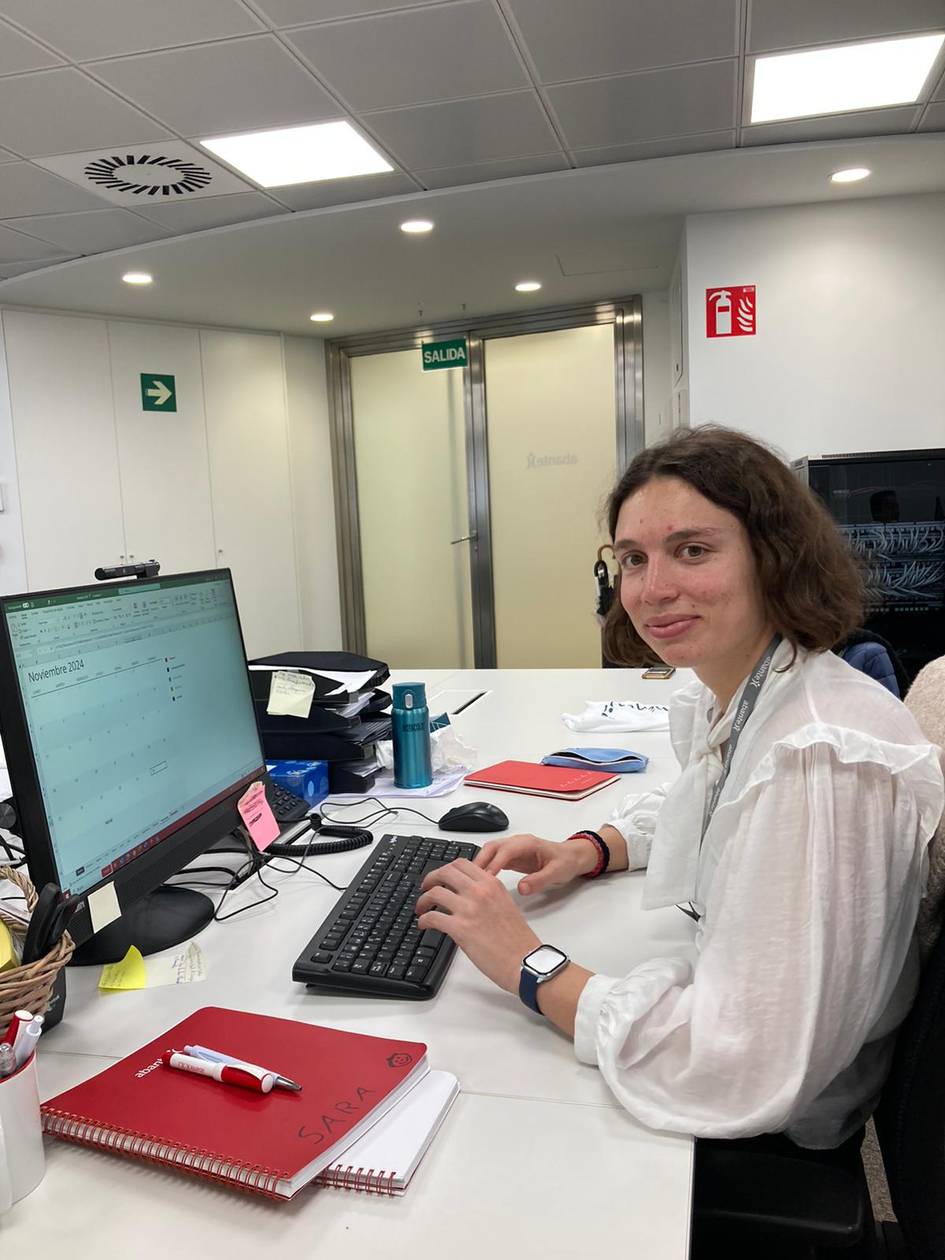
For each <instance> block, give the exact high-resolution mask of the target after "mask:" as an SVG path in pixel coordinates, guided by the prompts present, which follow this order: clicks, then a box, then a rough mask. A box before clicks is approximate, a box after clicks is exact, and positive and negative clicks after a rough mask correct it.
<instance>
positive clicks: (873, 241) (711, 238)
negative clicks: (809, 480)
mask: <svg viewBox="0 0 945 1260" xmlns="http://www.w3.org/2000/svg"><path fill="white" fill-rule="evenodd" d="M686 252H687V280H688V288H689V302H688V313H689V318H688V329H689V403H690V412H691V418H692V423H693V424H703V423H706V422H709V421H716V422H719V423H722V424H729V425H732V426H734V427H736V428H740V429H744V430H747V431H749V432H751V433H753V434H756V435H757V436H759V437H761V438H763V439H765V440H766V441H770V442H773V443H775V444H776V445H777V446H779V447H780V448H781V449H782V450H783V451H784V452H785V453H786V454H787V455H788V456H789V457H790V458H796V457H798V456H801V455H811V456H817V455H822V454H830V453H835V452H844V451H864V450H897V449H903V448H910V447H928V446H943V445H945V370H943V357H945V356H943V347H945V197H943V196H941V195H938V194H936V195H932V196H921V197H887V198H881V199H880V198H877V199H876V200H864V201H848V202H845V203H842V204H837V205H813V206H799V207H793V208H785V209H774V210H757V211H739V212H735V213H730V214H708V215H695V216H692V217H690V218H689V219H687V222H686ZM737 284H754V285H756V286H757V311H758V332H757V335H756V336H754V337H733V338H730V339H729V338H716V339H713V340H709V339H707V338H706V335H705V291H706V289H707V288H713V287H717V286H720V285H737Z"/></svg>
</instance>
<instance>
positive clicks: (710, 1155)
mask: <svg viewBox="0 0 945 1260" xmlns="http://www.w3.org/2000/svg"><path fill="white" fill-rule="evenodd" d="M876 1129H877V1133H878V1135H879V1143H880V1148H881V1150H882V1155H883V1163H884V1165H885V1168H886V1177H887V1180H888V1182H889V1190H890V1196H891V1199H892V1205H893V1210H894V1211H895V1214H896V1217H897V1223H896V1222H891V1221H882V1222H879V1223H876V1222H874V1220H873V1212H872V1207H871V1204H870V1197H869V1189H868V1187H867V1183H866V1175H865V1173H864V1171H863V1164H862V1161H861V1160H860V1159H859V1158H858V1157H857V1159H856V1160H855V1161H853V1162H851V1163H850V1165H849V1166H848V1167H831V1166H829V1165H824V1164H821V1163H817V1162H813V1161H811V1160H809V1159H806V1158H803V1157H801V1158H792V1157H791V1156H790V1155H789V1154H788V1155H783V1154H780V1153H779V1154H757V1153H755V1152H754V1151H750V1150H744V1149H740V1148H739V1147H738V1145H737V1144H735V1143H732V1144H731V1147H730V1148H729V1146H728V1144H727V1143H725V1142H713V1143H700V1144H699V1145H698V1146H697V1151H696V1160H697V1178H696V1197H695V1204H694V1210H693V1239H694V1248H693V1257H694V1258H695V1257H698V1260H702V1257H703V1256H708V1255H711V1254H713V1253H715V1254H718V1255H720V1256H726V1257H729V1258H733V1257H736V1256H740V1255H741V1254H742V1252H741V1251H740V1250H739V1248H743V1249H744V1254H745V1255H748V1254H751V1252H752V1251H754V1254H755V1255H761V1254H762V1251H763V1254H764V1255H765V1257H766V1260H774V1257H779V1258H780V1257H782V1256H783V1257H791V1260H794V1258H795V1257H796V1258H797V1260H801V1258H802V1257H803V1260H822V1258H824V1257H828V1256H831V1257H837V1260H842V1258H843V1257H847V1258H848V1260H854V1258H855V1260H867V1258H869V1260H942V1258H943V1257H945V932H943V933H942V934H941V935H940V936H939V938H938V941H937V942H936V944H935V946H934V947H933V949H932V952H931V954H930V955H929V957H928V959H927V961H926V963H925V966H924V968H923V970H922V977H921V980H920V982H919V991H918V994H917V995H916V1000H915V1003H914V1005H913V1008H912V1010H911V1012H910V1013H909V1015H908V1017H907V1018H906V1020H905V1022H904V1023H903V1025H902V1028H901V1029H900V1031H899V1036H898V1038H897V1041H896V1049H895V1053H894V1056H893V1063H892V1068H891V1070H890V1074H889V1078H888V1080H887V1082H886V1085H885V1086H884V1088H883V1096H882V1100H881V1102H880V1105H879V1108H878V1109H877V1112H876Z"/></svg>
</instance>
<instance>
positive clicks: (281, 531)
mask: <svg viewBox="0 0 945 1260" xmlns="http://www.w3.org/2000/svg"><path fill="white" fill-rule="evenodd" d="M200 345H201V357H202V361H203V379H204V396H205V399H206V409H207V442H208V450H209V455H210V483H211V492H212V496H213V520H214V531H215V534H216V544H217V557H216V559H217V563H218V564H219V565H221V566H226V567H228V568H230V569H232V570H233V581H234V584H235V586H236V597H237V600H238V602H239V610H240V620H241V621H242V623H243V636H244V638H245V639H246V650H247V653H248V655H249V656H251V657H252V656H261V655H264V654H268V653H271V652H285V651H292V650H295V649H297V648H299V647H300V645H301V625H300V615H299V595H298V580H297V570H296V563H295V544H294V539H293V530H292V491H291V485H290V477H289V448H288V438H287V433H286V414H285V384H284V373H283V363H282V345H281V342H280V340H279V338H278V337H267V336H260V335H254V334H252V333H236V332H201V334H200Z"/></svg>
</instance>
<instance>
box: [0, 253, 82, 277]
mask: <svg viewBox="0 0 945 1260" xmlns="http://www.w3.org/2000/svg"><path fill="white" fill-rule="evenodd" d="M73 257H74V255H72V254H66V255H64V256H63V257H61V258H34V259H33V260H32V261H31V262H20V263H3V264H0V280H11V279H12V278H13V277H14V276H22V275H25V274H26V272H27V271H38V270H39V269H40V268H41V267H54V266H58V264H59V263H64V262H69V261H70V260H71V259H72V258H73Z"/></svg>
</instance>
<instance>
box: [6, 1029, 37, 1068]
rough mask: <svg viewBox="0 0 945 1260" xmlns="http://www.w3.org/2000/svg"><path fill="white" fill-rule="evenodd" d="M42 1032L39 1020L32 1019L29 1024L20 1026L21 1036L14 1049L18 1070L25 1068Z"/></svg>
mask: <svg viewBox="0 0 945 1260" xmlns="http://www.w3.org/2000/svg"><path fill="white" fill-rule="evenodd" d="M42 1031H43V1026H42V1024H41V1023H40V1022H39V1020H38V1019H31V1020H30V1022H29V1023H28V1024H21V1025H20V1032H19V1036H18V1037H17V1039H16V1045H15V1046H14V1047H13V1057H14V1058H15V1059H16V1066H17V1067H18V1068H19V1067H22V1066H23V1064H24V1063H25V1062H26V1060H27V1059H28V1058H29V1057H30V1055H32V1053H33V1051H34V1050H35V1049H36V1046H37V1043H38V1042H39V1035H40V1033H41V1032H42Z"/></svg>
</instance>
